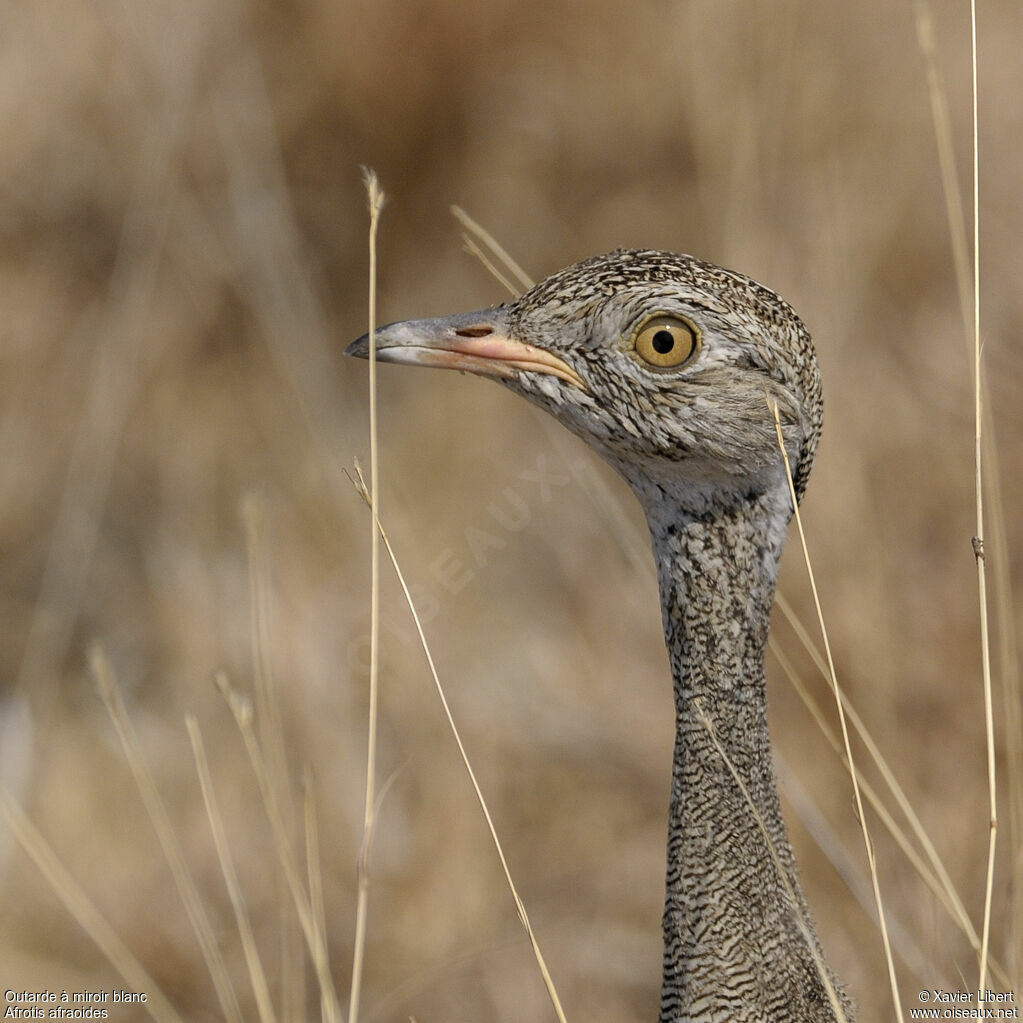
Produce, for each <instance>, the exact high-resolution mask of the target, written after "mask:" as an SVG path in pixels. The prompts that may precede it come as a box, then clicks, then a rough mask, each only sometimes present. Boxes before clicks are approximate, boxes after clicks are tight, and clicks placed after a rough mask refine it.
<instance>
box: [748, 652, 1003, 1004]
mask: <svg viewBox="0 0 1023 1023" xmlns="http://www.w3.org/2000/svg"><path fill="white" fill-rule="evenodd" d="M768 645H769V647H770V650H771V653H772V654H773V655H774V657H775V659H776V660H777V661H778V664H779V665H780V666H781V669H782V672H783V673H784V674H785V677H786V678H787V679H788V680H789V683H790V684H791V685H792V688H793V689H795V691H796V694H797V695H798V696H799V698H800V699H801V700H802V701H803V705H804V706H805V707H806V709H807V710H808V711H809V712H810V716H811V717H812V718H813V719H814V723H815V724H816V725H817V727H818V728H819V729H820V731H821V733H822V734H823V735H824V737H825V738H826V739H827V740H828V743H829V744H830V745H831V748H832V749H833V750H834V751H835V753H837V754H838V757H839V759H840V760H841V761H842V763H843V764H844V765H845V767H846V769H847V770H848V767H849V764H848V762H847V761H846V759H845V754H844V752H843V751H842V741H841V739H840V738H839V736H838V735H836V734H835V731H834V730H833V729H832V728H831V726H830V725H829V724H828V722H827V718H826V717H825V715H824V711H823V710H822V708H821V706H820V704H818V703H817V701H816V700H815V699H814V696H813V694H812V693H811V692H810V690H809V689H808V688H807V687H806V686H805V685H804V684H803V681H802V679H801V678H800V677H799V673H798V672H797V671H796V669H795V667H794V666H793V664H792V662H791V661H790V660H789V659H788V657H786V656H785V653H784V651H783V650H782V649H781V647H780V646H779V644H778V643H777V642H776V641H775V640H774V639H768ZM842 699H843V701H844V704H845V710H846V713H847V714H848V715H849V720H850V721H852V723H853V725H854V726H856V722H857V720H858V717H859V716H858V714H857V713H856V710H855V709H854V708H853V706H852V705H851V703H850V702H849V698H848V696H846V694H845V693H843V694H842ZM857 727H858V726H857ZM861 734H862V733H861ZM878 766H879V767H882V771H887V770H889V768H888V765H887V764H884V762H883V761H882V762H881V764H879V765H878ZM857 776H858V778H859V784H860V787H861V790H862V792H863V794H864V796H866V799H867V802H868V803H869V804H870V805H871V807H872V808H873V810H874V812H875V813H876V814H877V816H878V818H879V819H880V821H881V823H882V824H883V825H884V827H885V830H886V831H887V832H888V833H889V834H890V835H891V836H892V838H893V839H894V840H895V844H896V845H897V846H898V847H899V849H900V850H901V851H902V854H903V855H904V856H905V857H906V859H907V860H908V861H909V864H910V866H911V867H912V868H913V869H914V870H915V871H916V872H917V874H919V875H920V878H921V880H922V881H923V882H924V884H926V885H927V887H928V888H929V889H930V890H931V892H932V893H933V894H934V896H935V898H936V899H937V900H938V902H939V903H940V904H941V906H942V907H943V908H944V909H945V912H946V913H948V915H949V916H950V917H951V918H952V920H953V921H954V922H955V924H956V925H957V926H958V927H959V929H960V930H961V931H962V933H963V935H964V936H965V937H966V939H967V940H968V941H969V942H970V945H971V946H972V948H973V950H974V951H975V952H977V953H978V954H979V952H980V936H979V935H978V934H977V930H976V928H975V927H974V926H973V922H972V921H971V920H970V918H969V916H968V915H967V914H966V911H965V909H964V908H963V905H962V900H961V899H960V897H959V893H958V892H957V891H956V889H955V886H954V885H953V884H952V881H951V879H950V878H949V877H948V872H947V871H946V870H945V866H944V864H943V863H942V862H941V860H940V859H938V861H937V864H938V866H939V867H940V872H939V871H936V870H934V869H932V867H931V866H928V864H927V863H926V861H925V860H924V859H923V858H922V857H921V855H920V853H919V852H918V851H917V850H916V849H914V848H913V845H912V844H911V842H910V840H909V836H908V835H907V834H906V832H905V830H904V829H903V828H902V827H901V826H900V825H899V823H898V821H896V820H895V818H894V817H893V816H892V814H891V812H890V811H889V810H888V807H887V806H886V804H885V802H884V800H883V799H882V798H881V796H880V795H879V794H878V792H877V790H876V789H875V788H874V787H873V786H872V785H871V784H870V782H868V781H867V780H866V779H865V778H864V777H863V775H862V772H861V771H860V770H859V769H858V768H857ZM886 780H888V779H886ZM891 782H892V783H895V779H894V778H891ZM895 784H896V785H897V783H895ZM899 791H900V792H901V789H900V790H899ZM900 808H902V807H901V804H900ZM903 809H904V808H903ZM911 812H912V811H911ZM913 817H914V819H915V814H913ZM911 823H912V821H911ZM917 823H919V822H917ZM914 830H915V829H914ZM917 838H918V839H919V838H920V836H919V835H917ZM924 838H927V835H926V833H924ZM928 841H929V839H928ZM931 851H933V846H932V847H931ZM934 855H935V856H936V855H937V853H934ZM989 962H990V966H991V973H992V975H993V976H994V977H995V978H996V979H997V980H998V982H999V983H1000V984H1002V985H1003V987H1004V988H1005V989H1006V990H1008V989H1009V988H1011V986H1012V985H1011V983H1010V981H1009V974H1008V972H1007V971H1006V970H1005V968H1004V967H1003V966H1002V965H1001V964H1000V963H999V962H998V961H997V960H996V959H995V958H994V957H992V956H989Z"/></svg>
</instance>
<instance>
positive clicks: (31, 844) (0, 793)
mask: <svg viewBox="0 0 1023 1023" xmlns="http://www.w3.org/2000/svg"><path fill="white" fill-rule="evenodd" d="M0 821H2V822H3V824H4V825H5V826H6V827H7V828H9V829H10V831H11V833H12V834H13V835H14V837H15V838H16V839H17V841H18V843H19V844H20V845H21V848H22V849H23V850H24V851H25V853H26V854H27V855H28V857H29V858H30V859H31V860H32V862H33V863H35V865H36V867H37V868H38V869H39V872H40V873H41V874H42V875H43V877H45V878H46V881H47V883H48V884H49V886H50V887H51V889H52V890H53V892H54V894H55V895H56V896H57V897H58V898H59V899H60V901H61V902H63V903H64V905H65V907H66V908H67V910H68V912H69V913H70V914H71V915H72V916H73V917H74V918H75V920H77V921H78V924H79V926H80V927H81V928H82V930H83V931H85V933H86V934H87V935H88V936H89V938H90V939H91V940H92V941H93V942H94V943H95V945H96V947H97V948H98V949H99V950H100V951H101V952H102V953H103V955H105V956H106V957H107V960H108V961H109V963H110V965H111V966H113V968H114V969H115V970H117V972H118V973H119V974H120V975H121V979H122V980H123V981H124V983H125V985H126V987H128V988H129V989H130V990H131V991H135V992H138V993H144V994H145V995H146V1001H145V1002H141V1003H139V1005H140V1006H141V1008H142V1009H143V1010H144V1011H145V1012H147V1013H148V1014H149V1015H150V1016H151V1017H152V1018H153V1019H154V1020H156V1023H183V1020H182V1019H181V1017H180V1016H179V1015H178V1013H177V1010H176V1009H175V1008H174V1006H173V1005H171V1003H170V1002H169V1001H168V1000H167V996H166V995H164V993H163V992H162V991H161V990H160V988H159V987H158V986H157V984H156V981H155V980H154V979H153V977H152V975H151V974H150V973H149V971H148V970H146V968H145V967H144V966H143V965H142V964H141V963H140V962H139V961H138V959H136V957H135V955H134V953H133V952H132V951H131V949H130V948H128V946H127V945H126V944H125V943H124V942H123V941H122V940H121V938H120V937H119V936H118V934H117V933H116V932H115V931H114V929H113V928H112V927H111V926H110V924H108V923H107V921H106V920H105V919H104V917H103V915H102V914H101V913H100V911H99V910H98V909H97V908H96V906H95V905H94V904H93V902H92V900H91V899H90V898H89V897H88V896H87V895H86V894H85V892H83V891H82V889H81V888H80V887H79V886H78V883H77V882H76V881H75V879H74V878H73V877H72V876H71V875H70V874H69V873H68V871H67V868H66V867H65V866H64V865H63V864H62V863H61V862H60V860H59V859H58V857H57V854H56V853H55V852H54V851H53V849H52V848H51V847H50V844H49V843H48V842H47V841H46V839H45V838H43V836H42V835H41V834H40V832H39V830H38V829H37V828H36V826H35V825H34V824H33V823H32V821H30V820H29V818H28V816H27V815H26V814H25V811H24V810H22V808H21V807H20V806H19V805H18V803H17V802H16V801H15V800H14V799H13V798H12V796H11V794H10V793H9V792H8V791H7V789H6V788H4V787H3V786H0Z"/></svg>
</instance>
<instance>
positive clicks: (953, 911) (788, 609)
mask: <svg viewBox="0 0 1023 1023" xmlns="http://www.w3.org/2000/svg"><path fill="white" fill-rule="evenodd" d="M776 602H777V604H778V607H779V609H780V610H781V612H782V614H783V615H785V617H786V619H787V620H788V622H789V624H790V625H791V626H792V628H793V630H794V631H795V633H796V636H797V637H798V639H799V640H800V642H801V643H802V644H803V647H804V649H805V650H806V651H807V653H809V654H810V657H811V658H812V659H813V661H814V664H816V666H817V668H818V670H819V671H820V672H821V674H822V675H823V676H824V679H825V681H827V682H828V684H829V685H830V683H831V680H830V678H829V676H828V666H827V663H826V661H825V660H824V658H823V656H822V655H821V652H820V650H818V649H817V646H816V644H815V643H814V642H813V640H812V639H811V638H810V634H809V633H808V632H807V631H806V628H805V627H804V625H803V623H802V622H801V621H800V620H799V617H798V616H797V615H796V612H795V610H794V609H793V607H792V605H791V604H789V602H788V601H787V600H786V599H785V598H784V597H783V596H782V595H781V594H779V595H778V597H777V601H776ZM775 655H776V656H777V657H779V659H781V654H780V652H779V651H778V650H777V649H776V650H775ZM795 688H796V691H797V693H799V694H800V696H801V697H803V689H802V687H801V686H799V685H796V687H795ZM808 696H809V693H807V694H806V697H808ZM806 697H804V698H803V702H804V703H806ZM842 707H843V708H844V710H845V713H846V715H847V716H848V719H849V721H851V722H852V725H853V728H855V729H856V733H857V735H859V737H860V741H861V742H862V743H863V745H864V746H865V747H866V748H867V752H868V753H869V754H870V757H871V759H872V760H873V762H874V766H875V767H877V769H878V771H880V773H881V777H882V778H883V779H884V781H885V784H886V785H887V786H888V791H889V792H891V794H892V796H893V798H894V799H895V802H896V803H897V804H898V807H899V809H900V810H901V811H902V814H903V816H904V817H905V819H906V821H907V822H908V824H909V826H910V828H911V829H912V832H913V834H914V835H915V836H916V840H917V841H918V842H919V843H920V846H921V848H922V849H923V851H924V853H925V854H926V856H927V859H928V860H929V861H930V864H931V869H932V870H933V875H930V874H928V875H924V874H921V876H922V877H923V878H924V880H925V881H927V880H928V877H929V876H931V877H933V878H934V879H935V881H936V882H939V883H940V887H941V889H942V890H943V892H944V893H945V894H944V895H943V896H941V901H942V903H943V904H945V906H946V908H947V909H948V912H949V914H950V915H951V916H952V917H953V919H954V920H956V922H957V923H958V925H959V928H960V929H961V930H962V932H963V933H964V934H965V935H966V937H967V938H968V939H969V941H970V943H971V944H972V945H973V948H974V950H975V951H978V952H979V950H980V936H979V935H978V934H977V929H976V928H975V927H974V926H973V921H972V920H971V919H970V915H969V913H967V911H966V907H965V905H964V904H963V900H962V898H961V897H960V895H959V892H958V890H957V888H956V886H955V883H954V882H953V881H952V877H951V875H950V874H949V872H948V869H947V868H946V867H945V864H944V862H943V860H942V859H941V856H939V854H938V850H937V848H936V847H935V845H934V842H933V841H931V837H930V835H929V834H928V833H927V830H926V829H925V828H924V826H923V822H922V821H921V820H920V817H919V815H918V814H917V812H916V811H915V810H914V809H913V805H912V803H911V802H910V800H909V797H908V796H907V795H906V792H905V790H904V789H903V788H902V786H901V785H900V784H899V781H898V779H897V778H896V777H895V773H894V771H892V769H891V767H890V765H889V764H888V761H887V760H886V759H885V756H884V754H883V753H882V752H881V749H880V747H879V746H878V745H877V743H876V742H875V741H874V737H873V736H872V735H871V734H870V730H869V729H868V728H867V726H866V724H865V722H864V721H863V719H862V718H861V717H860V715H859V712H858V711H857V710H856V708H855V707H854V706H853V705H852V701H851V700H850V699H849V697H848V696H847V695H846V694H845V693H844V692H843V693H842ZM827 734H828V733H827V732H825V735H827ZM900 845H901V842H900ZM928 883H930V882H928Z"/></svg>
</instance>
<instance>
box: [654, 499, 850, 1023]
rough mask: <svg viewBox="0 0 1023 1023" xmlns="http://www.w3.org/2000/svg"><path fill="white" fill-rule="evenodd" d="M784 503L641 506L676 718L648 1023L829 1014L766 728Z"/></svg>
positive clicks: (740, 501)
mask: <svg viewBox="0 0 1023 1023" xmlns="http://www.w3.org/2000/svg"><path fill="white" fill-rule="evenodd" d="M790 509H791V506H790V502H789V496H788V492H787V490H782V489H781V488H780V487H778V488H775V489H773V490H768V491H766V492H764V493H761V494H759V495H755V496H745V497H742V498H737V499H736V500H735V502H734V503H733V504H731V505H730V506H728V507H726V508H724V509H722V508H720V507H718V508H715V509H713V511H707V510H703V511H701V513H700V514H680V513H679V506H678V504H677V503H674V502H672V503H671V504H670V505H669V504H668V501H667V498H666V499H665V502H663V503H661V504H659V505H658V504H654V505H653V506H652V505H651V504H650V503H649V502H648V503H647V515H648V520H649V524H650V530H651V535H652V539H653V545H654V553H655V556H656V558H657V569H658V577H659V583H660V589H661V606H662V609H663V614H664V634H665V641H666V643H667V647H668V656H669V660H670V662H671V670H672V675H673V678H674V689H675V722H676V737H675V756H674V762H673V770H672V782H671V804H670V814H669V834H668V876H667V891H666V903H665V911H664V940H665V953H664V987H663V990H662V1003H661V1021H662V1023H669V1021H671V1023H677V1021H681V1020H698V1019H699V1020H703V1019H706V1020H710V1019H715V1020H717V1019H729V1020H746V1019H756V1020H771V1021H781V1020H797V1019H798V1020H814V1021H816V1020H834V1019H835V1014H834V1011H833V1009H832V1005H831V999H830V996H829V995H828V993H827V983H826V982H825V981H824V980H823V979H822V969H824V968H823V967H822V965H821V964H822V963H823V958H822V956H821V953H820V948H819V945H818V943H817V938H816V936H815V934H814V932H813V927H812V924H811V923H810V920H809V915H808V913H807V908H806V904H805V900H804V898H803V895H802V891H801V889H800V886H799V880H798V878H797V875H796V870H795V864H794V860H793V856H792V850H791V847H790V845H789V841H788V835H787V833H786V830H785V824H784V821H783V819H782V815H781V808H780V805H779V800H778V790H777V785H776V782H775V776H774V768H773V765H772V760H771V748H770V739H769V736H768V730H767V706H766V689H765V678H764V650H765V646H766V643H767V631H768V620H769V616H770V609H771V604H772V602H773V600H774V589H775V581H776V578H777V571H778V561H779V557H780V555H781V548H782V544H783V541H784V537H785V530H786V525H787V522H788V518H789V514H790ZM829 977H830V975H829Z"/></svg>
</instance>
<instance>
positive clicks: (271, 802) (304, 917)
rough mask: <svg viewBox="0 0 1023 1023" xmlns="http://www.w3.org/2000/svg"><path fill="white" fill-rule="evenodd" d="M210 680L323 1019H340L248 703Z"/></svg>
mask: <svg viewBox="0 0 1023 1023" xmlns="http://www.w3.org/2000/svg"><path fill="white" fill-rule="evenodd" d="M214 681H215V682H216V685H217V688H218V689H219V690H220V693H221V695H222V696H223V698H224V700H225V702H226V703H227V705H228V708H229V709H230V711H231V714H232V716H233V717H234V720H235V724H236V725H237V727H238V731H239V732H240V733H241V737H242V741H243V742H244V743H245V751H246V753H247V754H248V758H249V766H250V767H251V768H252V773H253V775H254V776H255V778H256V784H257V785H258V787H259V794H260V797H261V799H262V803H263V810H264V812H265V813H266V817H267V820H268V821H269V823H270V832H271V834H272V836H273V840H274V849H275V852H276V853H277V859H278V861H279V862H280V865H281V868H282V870H283V871H284V878H285V880H286V881H287V884H288V890H289V894H290V895H291V900H292V902H293V903H294V905H295V911H296V913H297V914H298V921H299V924H300V925H301V927H302V933H303V935H304V937H305V941H306V948H307V949H308V951H309V958H310V960H311V961H312V965H313V970H314V972H315V974H316V979H317V981H318V983H319V985H320V997H321V999H322V1001H323V1005H324V1008H325V1010H326V1014H327V1019H328V1020H329V1021H330V1023H337V1021H340V1020H341V1019H342V1016H341V1010H340V1007H339V1005H338V1001H337V994H336V993H335V991H334V981H333V979H332V978H331V975H330V964H329V963H328V962H327V952H326V949H325V948H324V946H323V944H322V942H321V941H320V934H319V931H318V930H317V928H316V923H315V919H314V916H313V911H312V907H311V904H310V899H309V896H308V894H307V893H306V891H305V889H304V888H303V887H302V877H301V871H300V870H299V868H298V865H297V864H296V862H295V852H294V849H293V847H292V842H291V839H290V835H289V833H288V830H287V825H286V823H285V819H284V815H283V813H282V811H281V806H280V803H279V801H278V798H277V792H276V790H275V789H274V786H273V784H272V779H271V777H270V774H269V770H268V766H267V761H266V757H265V755H264V753H263V750H262V748H261V747H260V745H259V739H258V737H257V735H256V732H255V729H254V728H253V727H252V716H253V715H252V704H251V703H250V702H249V701H248V700H247V699H245V697H243V696H242V695H241V694H240V693H237V692H235V691H234V690H233V689H232V688H231V686H230V684H229V683H228V680H227V677H226V676H225V675H224V674H223V673H218V674H217V676H216V677H215V680H214Z"/></svg>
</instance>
